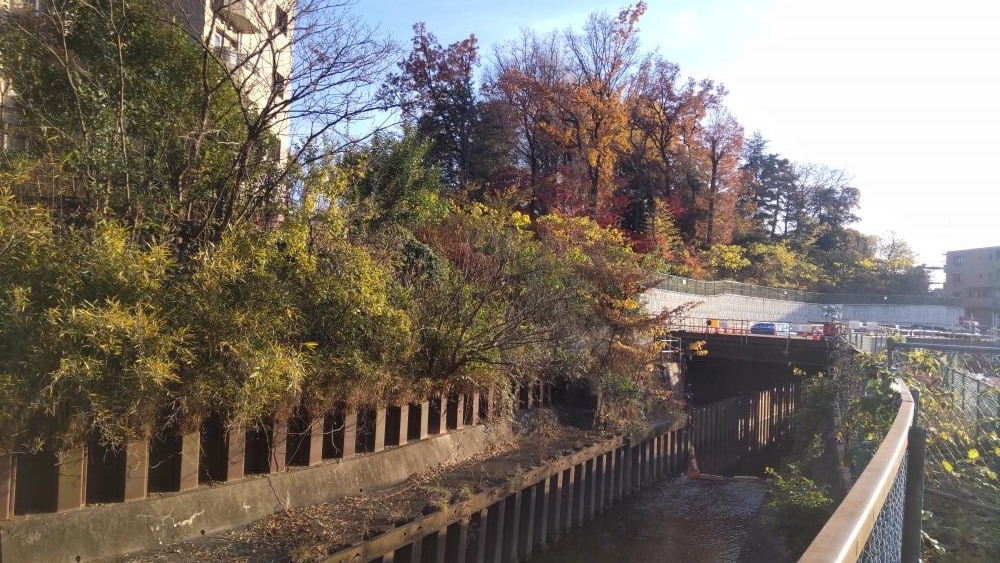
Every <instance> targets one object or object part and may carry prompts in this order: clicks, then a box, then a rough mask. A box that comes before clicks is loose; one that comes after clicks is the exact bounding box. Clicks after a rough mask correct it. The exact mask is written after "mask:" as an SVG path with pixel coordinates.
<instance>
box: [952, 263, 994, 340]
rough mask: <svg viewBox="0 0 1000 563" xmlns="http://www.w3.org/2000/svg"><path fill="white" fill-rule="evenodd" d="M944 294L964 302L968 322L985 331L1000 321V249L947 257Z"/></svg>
mask: <svg viewBox="0 0 1000 563" xmlns="http://www.w3.org/2000/svg"><path fill="white" fill-rule="evenodd" d="M945 257H946V258H945V265H944V272H945V279H944V294H945V295H946V296H948V297H955V298H958V299H960V300H961V303H962V307H963V308H964V309H965V316H966V319H971V320H976V321H978V322H979V324H980V325H981V326H983V327H987V326H996V325H997V324H998V323H997V321H998V320H1000V246H989V247H984V248H970V249H966V250H952V251H949V252H947V253H946V254H945Z"/></svg>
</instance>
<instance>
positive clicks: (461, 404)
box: [455, 393, 465, 430]
mask: <svg viewBox="0 0 1000 563" xmlns="http://www.w3.org/2000/svg"><path fill="white" fill-rule="evenodd" d="M464 427H465V395H464V394H463V393H458V394H456V395H455V430H461V429H462V428H464Z"/></svg>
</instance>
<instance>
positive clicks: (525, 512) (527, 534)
mask: <svg viewBox="0 0 1000 563" xmlns="http://www.w3.org/2000/svg"><path fill="white" fill-rule="evenodd" d="M535 489H536V485H531V486H529V487H525V488H524V489H523V490H522V491H521V526H520V529H519V530H518V542H517V543H518V545H517V558H516V559H517V560H518V561H520V560H521V559H527V558H528V557H531V553H532V551H533V548H534V545H533V544H534V538H535V505H536V503H537V500H536V495H537V493H536V492H535Z"/></svg>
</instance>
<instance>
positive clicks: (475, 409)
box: [469, 390, 479, 426]
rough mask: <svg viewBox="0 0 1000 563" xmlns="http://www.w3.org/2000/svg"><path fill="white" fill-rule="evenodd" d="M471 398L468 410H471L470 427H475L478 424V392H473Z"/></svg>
mask: <svg viewBox="0 0 1000 563" xmlns="http://www.w3.org/2000/svg"><path fill="white" fill-rule="evenodd" d="M471 397H472V398H471V400H470V401H469V403H470V406H469V408H470V409H471V410H472V417H471V420H472V425H473V426H475V425H477V424H479V391H478V390H477V391H473V392H472V395H471Z"/></svg>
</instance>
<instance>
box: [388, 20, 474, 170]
mask: <svg viewBox="0 0 1000 563" xmlns="http://www.w3.org/2000/svg"><path fill="white" fill-rule="evenodd" d="M478 62H479V47H478V44H477V40H476V36H475V35H470V36H469V37H468V38H466V39H463V40H461V41H458V42H455V43H452V44H451V45H448V46H447V47H442V46H441V44H440V43H438V40H437V38H436V37H435V36H434V34H432V33H431V32H429V31H428V30H427V27H426V25H424V23H423V22H420V23H417V24H415V25H414V26H413V46H412V49H411V51H410V54H409V56H408V57H407V58H406V59H405V60H404V61H402V62H401V63H399V72H397V73H394V74H392V75H390V76H389V78H388V80H387V82H386V84H385V86H384V88H383V91H384V92H385V93H386V94H387V95H388V96H390V97H391V98H392V99H394V100H395V101H396V103H398V104H399V107H400V108H401V110H402V113H403V119H404V121H405V122H406V123H409V124H412V125H413V126H414V127H415V128H416V129H417V131H419V132H420V133H421V134H423V135H425V136H426V137H427V138H429V139H430V140H431V143H432V145H431V152H430V155H429V156H430V158H431V159H432V160H433V161H434V162H436V163H437V164H438V165H439V166H440V167H441V171H442V173H443V175H444V178H445V182H446V183H447V184H448V185H450V186H452V187H461V186H463V185H465V184H466V183H467V182H468V181H469V180H470V174H471V172H470V171H471V169H472V166H473V162H472V160H473V157H474V155H473V143H474V137H475V134H476V127H477V125H478V123H479V107H478V104H477V100H476V95H475V85H474V83H473V72H474V70H475V68H476V65H477V64H478Z"/></svg>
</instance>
